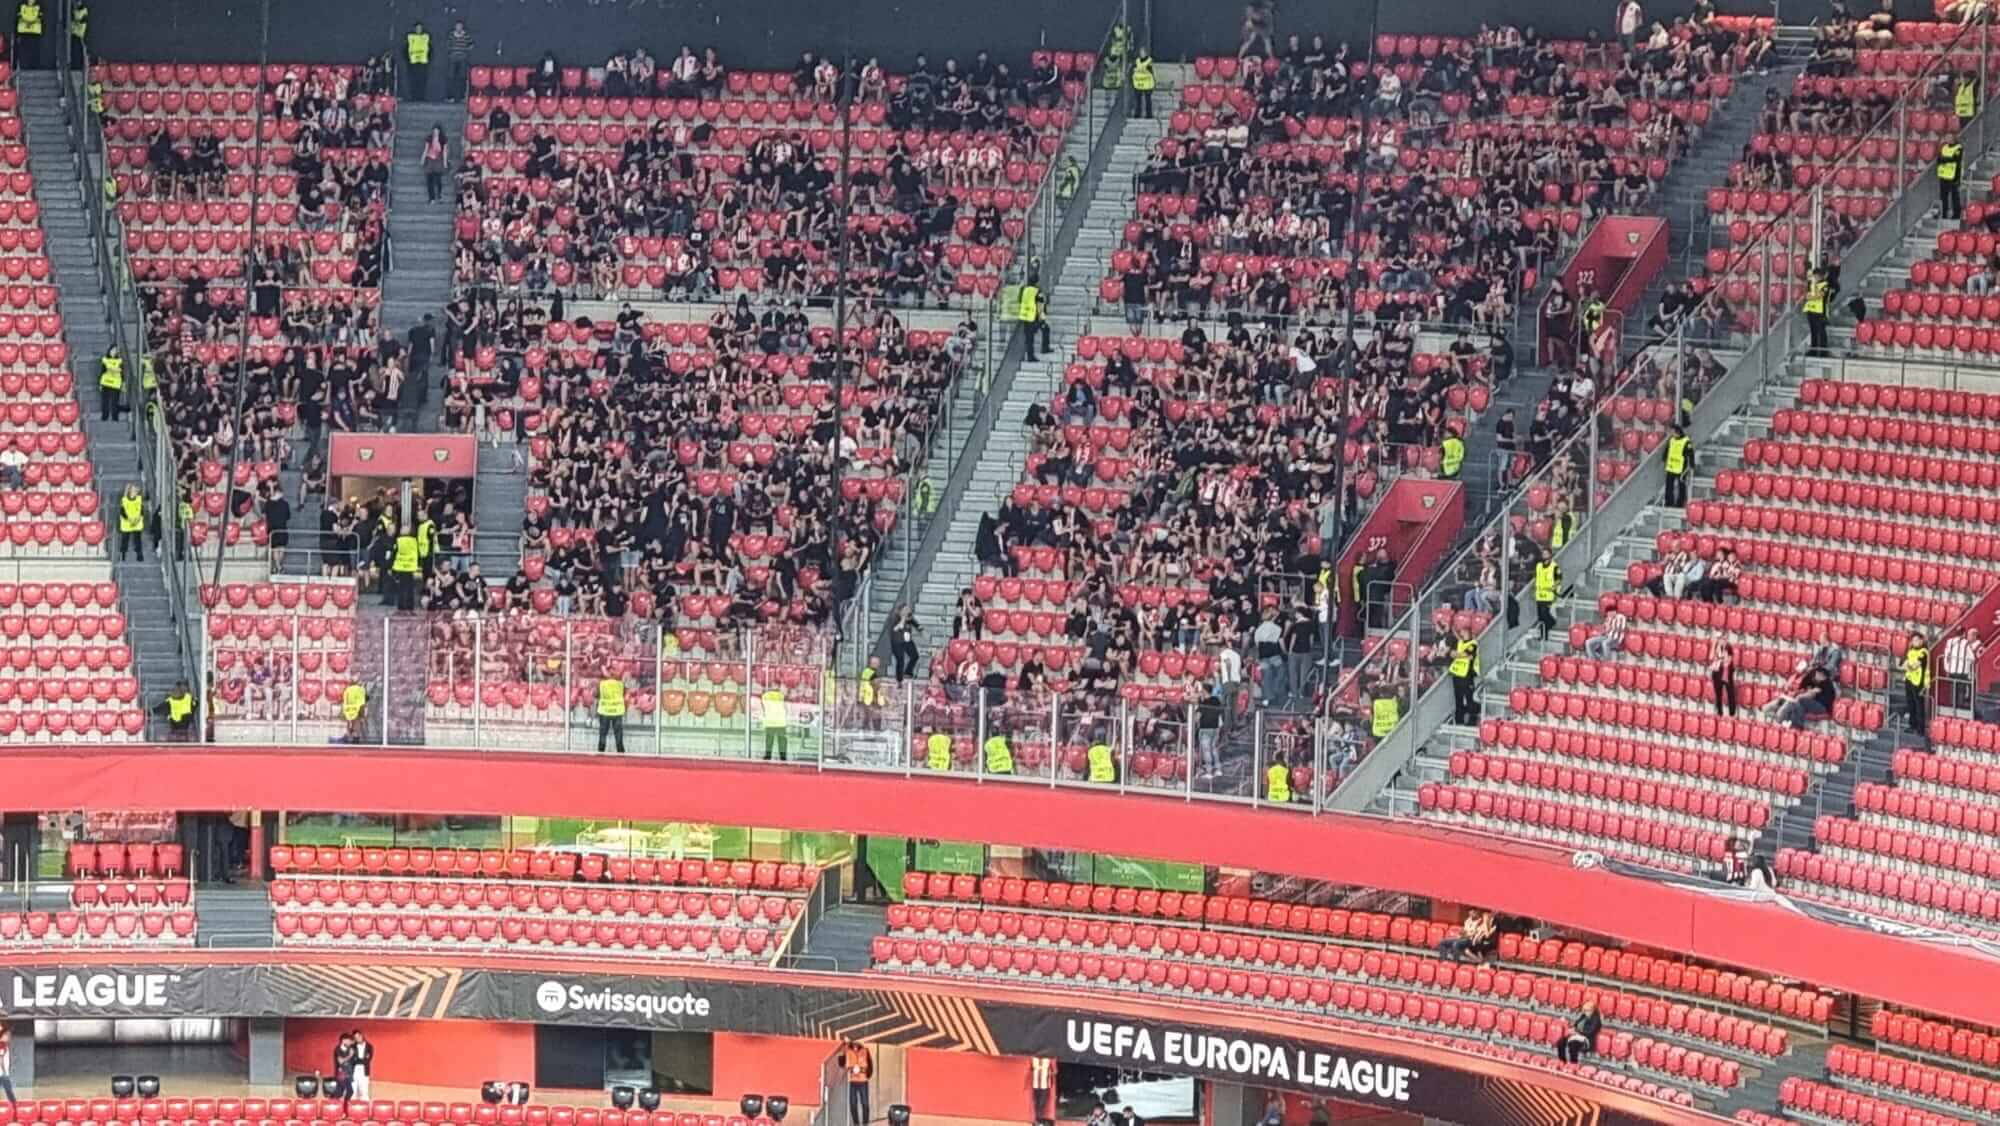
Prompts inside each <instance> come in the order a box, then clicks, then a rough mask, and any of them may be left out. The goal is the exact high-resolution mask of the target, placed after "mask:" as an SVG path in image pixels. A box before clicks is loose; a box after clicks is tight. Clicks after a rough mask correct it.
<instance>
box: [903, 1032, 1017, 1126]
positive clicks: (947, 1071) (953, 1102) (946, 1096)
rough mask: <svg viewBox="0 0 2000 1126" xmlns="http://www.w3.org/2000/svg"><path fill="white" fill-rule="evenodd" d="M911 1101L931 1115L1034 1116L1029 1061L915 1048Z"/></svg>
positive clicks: (1010, 1119)
mask: <svg viewBox="0 0 2000 1126" xmlns="http://www.w3.org/2000/svg"><path fill="white" fill-rule="evenodd" d="M907 1058H908V1061H909V1062H908V1063H907V1064H906V1066H907V1068H908V1082H909V1092H910V1093H909V1102H910V1107H911V1109H913V1110H921V1111H923V1113H924V1114H926V1115H931V1114H938V1115H945V1116H948V1117H952V1118H993V1119H998V1120H1000V1121H1003V1122H1026V1121H1028V1061H1027V1060H1025V1059H1021V1058H1019V1057H1016V1056H978V1055H973V1054H972V1053H970V1052H941V1051H938V1050H937V1049H935V1048H911V1049H910V1050H909V1053H908V1056H907Z"/></svg>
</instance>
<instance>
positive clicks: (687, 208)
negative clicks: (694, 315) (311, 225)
mask: <svg viewBox="0 0 2000 1126" xmlns="http://www.w3.org/2000/svg"><path fill="white" fill-rule="evenodd" d="M561 73H562V68H561V67H560V66H559V65H558V64H556V62H555V60H554V59H553V57H550V58H547V59H545V60H544V62H543V64H542V66H540V67H538V68H537V69H536V71H535V76H536V80H537V81H538V82H540V81H541V80H542V79H543V78H544V77H545V76H554V77H551V78H548V82H555V81H559V80H560V75H561ZM727 76H728V75H727V72H726V71H725V70H724V69H723V68H722V66H721V64H720V63H719V62H718V61H717V60H716V58H715V56H714V53H713V52H712V51H710V52H707V54H706V57H705V58H702V59H696V58H695V56H694V54H693V52H692V50H691V49H686V48H684V49H683V51H682V54H681V55H680V56H679V57H678V58H677V59H676V60H675V63H674V64H673V65H672V66H671V67H670V68H669V69H667V70H660V69H658V67H657V65H656V64H654V63H653V61H652V60H651V57H650V56H649V55H647V54H646V53H645V52H644V51H643V50H640V51H635V52H631V53H628V54H624V55H621V56H619V57H617V58H614V59H613V60H612V62H611V65H610V67H608V68H607V71H606V77H605V89H606V92H607V93H608V92H609V89H610V88H611V86H612V84H613V83H614V82H615V83H619V84H622V85H623V86H624V87H627V88H630V89H633V90H635V91H636V90H646V89H650V88H657V89H659V90H660V91H661V92H662V93H663V94H666V95H667V96H685V97H690V98H691V97H695V96H703V95H710V94H713V93H715V92H716V91H718V90H720V89H721V88H722V87H723V84H724V83H725V81H726V79H727ZM789 77H790V79H791V91H792V96H793V97H794V98H798V99H804V100H806V102H807V104H812V105H817V106H819V107H821V108H823V109H825V110H826V111H827V112H826V113H824V114H822V115H821V116H820V117H819V118H818V119H817V120H813V121H807V122H803V123H795V124H794V125H792V126H790V127H785V128H779V127H773V128H769V129H763V130H760V131H755V132H756V134H757V135H756V136H755V137H754V139H753V140H749V139H744V140H747V143H746V144H744V145H743V150H744V151H742V152H741V153H740V154H738V153H736V152H734V151H731V150H728V149H727V148H726V147H725V145H724V144H723V143H722V141H721V138H719V137H718V130H717V127H716V125H715V124H712V123H697V122H691V121H686V120H672V121H670V120H665V119H664V118H662V119H658V120H655V121H654V122H653V123H652V124H651V126H650V127H647V126H643V125H641V126H634V127H633V128H632V129H631V130H630V132H629V133H628V134H627V135H626V136H625V139H624V140H623V141H622V143H616V144H613V143H610V142H605V143H603V144H596V145H594V144H591V143H588V142H586V141H583V140H581V139H579V137H578V136H577V135H576V134H575V133H574V132H573V131H572V132H569V133H565V131H564V129H563V127H561V126H559V125H557V124H555V123H552V122H550V121H548V120H535V121H526V120H517V118H516V107H513V106H511V105H510V104H509V103H508V101H507V100H506V99H494V100H493V102H492V104H491V105H490V106H485V107H483V117H481V118H479V119H478V120H477V121H476V123H475V124H476V129H475V135H476V137H483V138H488V139H491V141H492V142H493V143H495V144H497V145H498V154H501V155H504V154H506V153H509V152H518V151H521V150H525V155H526V162H525V166H522V165H519V164H515V165H514V166H513V167H509V165H508V163H507V162H506V161H504V160H503V161H502V162H500V163H499V165H498V167H497V168H496V167H495V165H494V164H491V163H488V162H487V161H486V160H483V159H481V153H480V152H479V151H477V150H478V149H479V148H480V143H479V141H478V140H475V142H474V144H473V145H472V146H470V147H469V150H468V152H467V153H466V155H465V157H464V159H463V160H462V161H461V162H460V164H459V168H458V173H457V180H458V189H459V218H458V224H457V236H458V237H457V252H456V261H455V271H456V276H457V278H458V281H459V284H460V285H461V286H466V287H471V288H474V289H478V290H482V291H495V290H498V289H501V288H507V289H510V290H511V289H524V290H525V291H526V292H527V293H528V294H530V295H535V296H539V295H542V294H544V293H546V292H547V291H549V290H551V289H554V290H559V291H562V292H565V293H567V294H570V295H581V296H590V297H595V298H606V297H611V296H614V295H619V294H627V295H631V294H636V293H639V292H642V291H643V292H648V293H652V294H654V295H657V296H661V297H677V298H686V299H691V300H702V299H706V298H709V297H712V296H715V295H716V294H717V293H718V292H719V291H720V292H727V291H730V290H736V289H748V288H756V289H760V290H763V291H765V292H768V293H773V294H778V295H781V296H784V297H787V298H797V299H801V300H805V301H809V302H813V303H827V302H830V300H831V299H832V297H833V296H834V293H835V290H836V288H838V285H839V281H838V279H839V278H841V277H842V276H845V277H846V278H847V290H848V294H849V296H854V297H861V298H865V299H878V300H891V301H894V302H896V303H898V304H910V305H919V304H937V305H942V304H944V303H946V302H947V301H948V300H950V299H951V298H952V297H953V296H954V295H955V294H959V293H963V292H965V288H964V286H962V285H961V283H960V278H959V276H958V275H959V272H960V270H961V268H962V267H963V266H964V265H965V257H964V252H965V251H966V250H968V249H972V250H974V251H975V256H976V258H977V259H978V261H979V262H980V263H983V264H988V265H997V266H999V267H1004V266H1005V265H1006V263H1007V262H1008V261H1010V260H1011V243H1012V242H1013V241H1014V239H1015V238H1016V237H1018V235H1019V233H1020V229H1021V222H1022V220H1021V219H1020V217H1019V213H1020V211H1021V210H1022V208H1023V207H1024V206H1025V203H1026V201H1027V199H1028V198H1029V197H1030V196H1031V195H1032V188H1033V184H1034V181H1035V179H1036V178H1038V176H1039V174H1040V172H1041V171H1042V169H1043V164H1042V162H1043V161H1044V160H1045V159H1046V156H1047V154H1048V153H1049V152H1050V151H1052V150H1051V148H1050V146H1049V142H1050V141H1052V140H1053V139H1054V133H1055V132H1060V130H1061V128H1062V127H1063V126H1064V125H1065V124H1066V122H1067V117H1066V114H1064V113H1061V112H1057V113H1053V114H1052V113H1050V112H1049V110H1050V109H1051V107H1057V106H1060V105H1061V103H1062V102H1063V101H1064V100H1065V98H1066V97H1067V96H1068V95H1067V94H1066V92H1065V76H1064V75H1063V74H1062V73H1061V72H1060V71H1058V70H1057V68H1056V66H1055V64H1054V63H1053V62H1046V63H1043V64H1041V65H1037V66H1034V67H1031V68H1030V69H1029V71H1028V72H1027V73H1025V74H1019V75H1017V74H1016V73H1014V72H1013V71H1012V70H1011V69H1010V68H1009V66H1008V65H1007V64H1006V63H1002V62H995V61H994V60H993V59H992V58H991V57H990V56H989V55H988V54H987V52H984V51H981V52H979V53H978V54H977V55H975V56H974V58H973V60H972V61H971V63H970V64H969V65H965V66H961V65H960V63H959V62H958V60H957V59H946V60H944V62H943V64H942V65H933V64H932V63H930V62H929V60H928V59H926V58H925V57H923V56H921V55H920V56H918V57H917V60H916V63H915V66H914V67H913V68H912V70H911V71H910V72H909V73H908V74H903V75H890V74H888V73H887V72H886V71H885V70H884V69H883V67H882V66H881V64H880V63H879V62H878V61H877V60H875V59H873V58H869V59H866V60H865V61H863V60H860V59H857V60H854V62H853V63H852V64H851V65H849V66H847V67H845V68H843V67H842V66H841V65H840V64H839V63H837V62H835V61H833V60H830V59H825V58H821V57H819V56H817V55H815V54H813V53H812V52H807V53H806V54H805V55H804V56H802V57H801V58H800V60H799V62H798V64H797V66H796V67H795V68H794V70H793V71H792V73H791V74H790V76H789ZM542 84H543V85H547V83H546V82H544V83H542ZM842 104H845V105H848V106H849V107H850V112H851V113H853V114H855V115H858V116H859V121H858V122H857V125H859V126H860V127H861V128H862V129H864V130H865V131H866V132H867V133H868V136H867V137H866V138H865V139H866V140H867V141H868V147H867V148H865V149H857V152H859V153H860V154H861V155H859V156H856V157H854V158H852V159H851V160H850V162H849V167H848V170H847V175H846V182H845V185H844V186H843V184H842V179H843V177H842V173H841V169H840V153H841V151H842V150H841V147H840V146H841V143H842V142H841V131H838V130H834V129H830V128H827V127H825V125H823V124H822V122H826V123H830V122H833V121H835V120H837V113H836V112H834V111H833V109H832V107H833V106H836V105H842ZM475 108H476V109H477V108H479V107H475ZM1052 131H1053V132H1052ZM733 132H735V130H732V133H733ZM598 136H599V140H600V141H601V140H602V136H601V134H599V135H598ZM1013 188H1021V189H1023V190H1021V191H1018V192H1017V191H1013V190H1011V189H1013ZM843 191H845V192H846V193H848V195H849V197H850V199H849V203H850V205H851V218H850V221H849V224H848V234H849V238H848V240H847V243H848V245H847V247H846V250H845V253H846V255H847V263H846V272H845V274H844V275H843V274H842V273H841V272H840V270H839V269H838V268H837V267H838V264H839V258H840V255H841V253H842V250H841V247H840V241H841V240H840V220H841V214H842V211H843V203H842V192H843ZM641 240H665V244H666V245H665V246H663V247H660V246H650V247H649V246H645V245H642V243H641ZM635 264H637V265H639V266H641V267H650V270H642V272H640V273H639V274H638V275H637V276H636V277H635V276H632V275H630V274H628V272H627V271H628V268H630V267H632V266H634V265H635ZM725 272H726V273H725ZM966 280H967V281H970V280H971V278H970V277H969V276H968V277H967V279H966ZM981 280H982V282H983V288H985V289H993V288H997V280H998V273H997V271H996V272H994V273H992V274H991V275H987V276H983V277H982V279H981ZM988 295H990V294H988Z"/></svg>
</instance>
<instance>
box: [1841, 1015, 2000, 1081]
mask: <svg viewBox="0 0 2000 1126" xmlns="http://www.w3.org/2000/svg"><path fill="white" fill-rule="evenodd" d="M1868 1031H1869V1035H1871V1036H1873V1037H1875V1039H1876V1040H1877V1041H1879V1042H1883V1043H1889V1044H1896V1045H1900V1046H1901V1047H1905V1048H1911V1049H1914V1050H1916V1051H1919V1052H1925V1053H1935V1054H1937V1055H1940V1056H1950V1057H1952V1058H1953V1059H1959V1060H1964V1061H1965V1062H1967V1063H1969V1064H1972V1065H1974V1066H1975V1067H1985V1068H2000V1036H1996V1035H1994V1034H1992V1033H1990V1032H1981V1031H1979V1030H1978V1029H1973V1028H1965V1027H1962V1026H1960V1025H1956V1024H1950V1023H1947V1022H1945V1021H1940V1020H1931V1019H1929V1018H1928V1017H1921V1016H1918V1015H1916V1014H1915V1013H1899V1012H1896V1011H1894V1010H1893V1009H1890V1008H1889V1007H1888V1006H1886V1005H1882V1006H1877V1007H1876V1009H1875V1012H1874V1015H1872V1016H1870V1017H1869V1018H1868Z"/></svg>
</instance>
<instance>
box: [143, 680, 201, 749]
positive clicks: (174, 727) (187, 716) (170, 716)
mask: <svg viewBox="0 0 2000 1126" xmlns="http://www.w3.org/2000/svg"><path fill="white" fill-rule="evenodd" d="M153 714H155V715H162V714H164V715H165V716H166V717H167V728H168V738H171V739H176V740H182V741H186V740H189V739H191V738H193V736H194V693H193V692H192V691H190V690H189V688H188V684H187V681H185V680H183V681H180V682H178V683H177V684H175V685H174V690H173V691H172V692H169V693H167V697H166V699H164V700H162V701H160V706H159V707H156V708H154V709H153Z"/></svg>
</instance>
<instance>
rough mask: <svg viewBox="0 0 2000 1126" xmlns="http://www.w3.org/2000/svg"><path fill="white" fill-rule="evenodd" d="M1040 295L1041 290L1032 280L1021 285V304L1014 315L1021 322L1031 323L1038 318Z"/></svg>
mask: <svg viewBox="0 0 2000 1126" xmlns="http://www.w3.org/2000/svg"><path fill="white" fill-rule="evenodd" d="M1041 296H1042V291H1041V290H1040V289H1038V288H1037V287H1036V286H1035V284H1034V283H1033V282H1030V283H1028V284H1027V285H1024V286H1022V287H1021V305H1020V308H1019V310H1018V312H1017V314H1016V315H1017V316H1019V317H1020V319H1021V321H1022V322H1023V323H1025V324H1032V323H1034V322H1035V321H1036V320H1037V319H1038V317H1039V314H1040V312H1041V310H1040V308H1039V305H1040V299H1041Z"/></svg>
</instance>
